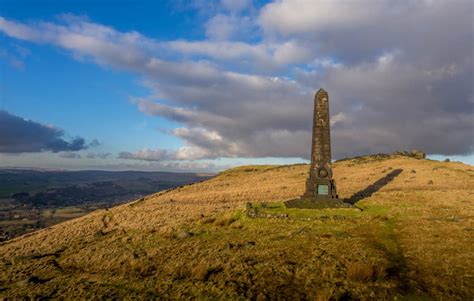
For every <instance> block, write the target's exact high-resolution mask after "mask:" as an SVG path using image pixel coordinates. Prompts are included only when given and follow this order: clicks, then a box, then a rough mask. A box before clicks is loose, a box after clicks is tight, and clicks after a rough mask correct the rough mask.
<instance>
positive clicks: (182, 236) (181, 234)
mask: <svg viewBox="0 0 474 301" xmlns="http://www.w3.org/2000/svg"><path fill="white" fill-rule="evenodd" d="M193 235H194V233H192V232H189V231H181V232H179V233H178V234H176V238H178V239H185V238H188V237H191V236H193Z"/></svg>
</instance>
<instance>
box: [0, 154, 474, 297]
mask: <svg viewBox="0 0 474 301" xmlns="http://www.w3.org/2000/svg"><path fill="white" fill-rule="evenodd" d="M307 171H308V165H291V166H243V167H239V168H234V169H230V170H228V171H225V172H222V173H220V174H219V175H218V176H216V177H214V178H212V179H210V180H207V181H204V182H202V183H197V184H192V185H187V186H184V187H180V188H176V189H172V190H168V191H164V192H160V193H157V194H153V195H150V196H147V197H145V198H142V199H139V200H136V201H134V202H132V203H129V204H125V205H121V206H118V207H115V208H112V209H108V210H98V211H95V212H93V213H90V214H88V215H86V216H83V217H80V218H77V219H74V220H71V221H67V222H64V223H61V224H58V225H55V226H53V227H50V228H47V229H43V230H40V231H38V232H35V233H31V234H27V235H24V236H21V237H18V238H15V239H13V240H10V241H7V242H5V243H3V244H1V245H0V296H3V297H33V298H39V297H47V298H60V297H62V298H68V297H70V298H72V297H75V298H99V297H108V298H130V299H131V298H166V299H181V298H193V297H200V298H203V299H206V298H209V299H229V298H230V299H258V300H265V299H316V300H334V299H335V300H337V299H342V300H350V299H363V300H367V299H369V300H381V299H391V300H393V299H394V297H397V298H398V299H402V300H403V299H412V300H413V299H426V300H431V299H439V300H456V299H458V300H470V299H472V298H473V297H474V273H473V271H474V249H473V247H472V246H473V245H474V225H473V217H474V167H472V166H469V165H465V164H462V163H456V162H437V161H430V160H418V159H414V158H409V157H405V156H391V157H389V158H384V157H375V156H372V157H370V156H369V157H364V158H358V159H353V160H345V161H342V162H338V163H335V164H334V174H335V179H336V182H337V186H338V193H339V196H340V197H342V198H346V199H348V200H350V201H351V202H353V203H354V204H355V206H356V207H357V208H355V209H328V210H316V211H315V210H308V209H285V208H283V207H282V206H281V202H282V201H284V200H287V199H290V198H294V197H297V196H299V195H300V194H301V193H303V191H304V183H305V179H306V176H307ZM248 202H252V203H262V202H265V203H267V205H264V207H265V208H263V211H262V212H264V213H272V214H275V213H278V214H280V215H281V216H278V217H275V216H274V217H273V218H251V217H249V216H247V214H246V211H245V210H246V204H247V203H248ZM270 215H271V214H270Z"/></svg>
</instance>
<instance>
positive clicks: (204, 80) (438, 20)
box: [0, 0, 474, 161]
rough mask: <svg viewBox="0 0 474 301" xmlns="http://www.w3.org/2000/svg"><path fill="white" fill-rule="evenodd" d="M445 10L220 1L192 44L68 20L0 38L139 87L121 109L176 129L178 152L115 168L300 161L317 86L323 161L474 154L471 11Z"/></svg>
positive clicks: (8, 25) (425, 1) (134, 155)
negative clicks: (326, 101)
mask: <svg viewBox="0 0 474 301" xmlns="http://www.w3.org/2000/svg"><path fill="white" fill-rule="evenodd" d="M454 2H455V4H453V3H451V2H447V1H440V0H419V1H409V2H397V3H394V2H393V1H389V0H383V1H377V2H374V1H370V0H362V1H342V0H334V1H322V0H321V1H303V0H281V1H275V2H271V3H269V4H266V5H264V6H263V7H261V8H260V9H255V8H254V7H253V5H252V4H251V3H250V2H248V1H236V2H234V1H223V2H222V9H221V10H218V11H217V12H216V14H214V15H213V16H210V17H209V20H208V22H207V23H206V24H205V32H206V34H207V38H206V39H204V40H200V41H188V40H176V41H158V40H154V39H151V38H148V37H145V36H143V35H142V34H140V33H138V32H134V31H132V32H121V31H118V30H116V29H114V28H112V27H109V26H105V25H102V24H97V23H94V22H92V21H90V20H87V19H84V18H78V17H76V16H71V15H65V16H63V17H62V18H61V20H59V21H57V22H37V23H19V22H16V21H14V20H7V19H5V18H0V31H2V32H3V33H4V34H6V35H8V36H10V37H12V38H16V39H21V40H26V41H30V42H34V43H42V44H51V45H55V46H57V47H60V48H63V49H66V50H69V51H70V52H71V54H72V55H73V56H74V58H76V59H81V60H84V59H85V60H92V61H94V62H96V63H97V64H99V65H104V66H108V67H112V68H117V69H121V70H126V71H130V72H133V73H135V74H137V75H139V76H140V77H141V78H143V82H144V85H145V86H146V87H147V88H148V89H149V90H150V95H149V96H148V97H141V98H137V97H131V99H132V103H134V104H135V105H136V106H137V108H138V110H140V111H141V112H143V113H144V114H148V115H152V116H159V117H164V118H167V119H170V120H173V121H176V122H178V123H179V124H181V125H182V126H181V127H179V128H176V129H175V130H173V131H171V132H170V134H171V135H174V136H176V137H179V138H181V139H182V140H183V141H184V142H185V146H184V147H182V148H180V149H177V150H168V149H165V148H164V149H154V150H149V149H143V150H141V151H137V152H123V153H121V154H119V157H120V158H122V159H135V160H145V161H170V160H197V159H213V158H220V157H246V158H251V157H301V158H307V157H309V148H310V139H311V121H312V112H311V110H312V101H313V93H314V92H315V91H316V90H318V88H319V87H324V88H325V89H326V90H327V91H328V92H329V95H330V103H331V115H332V123H333V127H332V142H333V148H332V149H333V155H334V157H335V158H340V157H345V156H352V155H359V154H365V153H374V152H389V151H394V150H397V149H412V148H417V149H422V150H425V151H426V152H428V153H437V154H444V155H461V154H470V153H473V151H474V148H473V144H474V143H473V139H472V129H473V128H474V92H473V88H472V87H473V76H474V75H473V70H474V63H473V61H474V59H473V44H472V40H473V30H472V15H473V4H472V1H469V0H465V1H464V0H456V1H454ZM246 36H250V37H252V38H251V39H250V38H249V39H246V38H245V37H246ZM255 37H256V38H255Z"/></svg>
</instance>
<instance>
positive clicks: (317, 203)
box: [284, 196, 354, 209]
mask: <svg viewBox="0 0 474 301" xmlns="http://www.w3.org/2000/svg"><path fill="white" fill-rule="evenodd" d="M284 204H285V206H286V208H301V209H326V208H353V207H354V206H352V205H351V204H349V203H344V202H343V201H342V200H341V199H337V198H331V197H311V196H301V197H300V198H297V199H292V200H288V201H286V202H284Z"/></svg>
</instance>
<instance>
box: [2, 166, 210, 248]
mask: <svg viewBox="0 0 474 301" xmlns="http://www.w3.org/2000/svg"><path fill="white" fill-rule="evenodd" d="M211 176H212V175H211V174H194V173H171V172H135V171H123V172H111V171H38V170H23V169H3V170H0V242H2V241H6V240H9V239H12V238H14V237H17V236H19V235H22V234H26V233H31V232H33V231H36V230H38V229H42V228H46V227H49V226H52V225H54V224H57V223H60V222H64V221H67V220H69V219H72V218H77V217H80V216H83V215H85V214H88V213H90V212H92V211H94V210H97V209H106V208H110V207H113V206H116V205H119V204H123V203H126V202H130V201H132V200H135V199H140V198H141V197H143V196H145V195H147V194H150V193H154V192H157V191H161V190H165V189H169V188H173V187H177V186H180V185H186V184H190V183H193V182H197V181H202V180H205V179H209V178H210V177H211Z"/></svg>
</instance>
